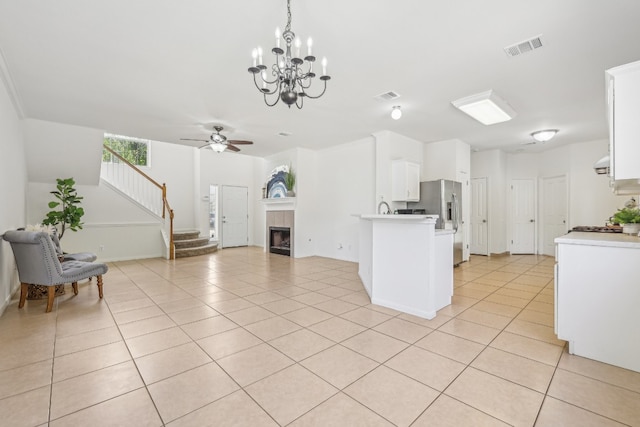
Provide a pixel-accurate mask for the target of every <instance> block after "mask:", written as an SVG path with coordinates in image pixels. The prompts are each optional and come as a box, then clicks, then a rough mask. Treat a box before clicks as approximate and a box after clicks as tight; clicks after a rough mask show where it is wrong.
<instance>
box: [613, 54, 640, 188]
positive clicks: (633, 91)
mask: <svg viewBox="0 0 640 427" xmlns="http://www.w3.org/2000/svg"><path fill="white" fill-rule="evenodd" d="M610 74H611V75H612V76H613V79H612V81H610V82H609V84H610V87H609V90H611V88H612V89H613V91H612V92H613V93H609V94H608V96H611V95H613V111H611V109H610V110H609V113H610V114H612V117H611V118H610V119H609V121H610V122H611V121H612V122H613V126H612V127H613V132H612V134H611V138H612V143H611V146H610V150H611V174H612V176H613V179H614V180H616V181H617V180H623V179H638V178H640V162H639V161H638V158H640V144H638V140H639V139H640V120H638V116H639V115H640V61H638V62H634V63H632V64H627V65H623V66H620V67H616V68H615V69H613V70H610ZM610 125H611V123H610Z"/></svg>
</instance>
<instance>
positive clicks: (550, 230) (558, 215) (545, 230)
mask: <svg viewBox="0 0 640 427" xmlns="http://www.w3.org/2000/svg"><path fill="white" fill-rule="evenodd" d="M567 200H568V197H567V178H566V176H564V175H562V176H554V177H550V178H542V253H543V254H545V255H551V256H553V255H555V250H556V247H555V243H554V242H553V241H554V239H555V238H556V237H558V236H562V235H564V234H567V229H568V224H567V218H568V207H567Z"/></svg>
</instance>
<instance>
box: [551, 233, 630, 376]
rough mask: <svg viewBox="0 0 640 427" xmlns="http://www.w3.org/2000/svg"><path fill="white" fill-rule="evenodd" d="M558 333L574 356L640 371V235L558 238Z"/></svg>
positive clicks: (584, 235) (556, 293)
mask: <svg viewBox="0 0 640 427" xmlns="http://www.w3.org/2000/svg"><path fill="white" fill-rule="evenodd" d="M555 242H556V249H557V255H556V260H557V264H556V272H555V280H556V282H555V308H556V313H555V321H556V324H555V330H556V334H557V335H558V338H560V339H561V340H566V341H568V342H569V353H571V354H575V355H577V356H583V357H588V358H590V359H594V360H598V361H600V362H604V363H608V364H610V365H615V366H619V367H621V368H626V369H631V370H633V371H636V372H640V331H638V326H639V325H640V310H638V302H640V285H639V284H638V282H639V281H638V265H640V237H637V236H627V235H624V234H613V233H577V232H572V233H569V234H567V235H565V236H561V237H557V238H556V239H555Z"/></svg>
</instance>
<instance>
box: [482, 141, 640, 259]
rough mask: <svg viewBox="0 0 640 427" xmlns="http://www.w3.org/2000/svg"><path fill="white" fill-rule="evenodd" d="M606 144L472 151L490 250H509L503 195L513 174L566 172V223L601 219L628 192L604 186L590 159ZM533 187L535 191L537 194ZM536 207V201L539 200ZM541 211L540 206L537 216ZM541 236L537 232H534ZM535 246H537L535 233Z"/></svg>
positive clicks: (541, 175) (604, 180) (595, 222)
mask: <svg viewBox="0 0 640 427" xmlns="http://www.w3.org/2000/svg"><path fill="white" fill-rule="evenodd" d="M607 149H608V142H607V141H606V140H597V141H589V142H583V143H577V144H570V145H564V146H561V147H558V148H556V149H553V150H548V151H545V152H543V153H538V154H533V153H520V154H508V155H505V154H504V153H503V152H501V151H500V150H490V151H482V152H477V153H473V154H472V156H471V176H472V177H473V178H476V177H488V185H489V191H488V193H489V216H490V218H489V242H490V247H489V252H490V253H501V252H504V251H508V250H509V245H508V229H509V221H510V218H509V215H508V212H509V206H508V200H507V198H506V197H505V195H506V193H507V187H508V185H509V183H510V182H511V180H512V179H525V178H532V179H536V180H537V181H538V182H539V181H540V179H542V178H545V177H554V176H559V175H565V176H566V177H567V179H568V183H569V194H568V196H569V219H568V222H569V223H568V225H567V226H568V228H571V227H574V226H577V225H604V224H605V222H606V221H607V220H608V218H609V217H610V216H611V215H613V213H615V211H616V209H618V208H620V207H622V206H623V204H624V202H625V201H626V200H628V199H629V196H616V195H614V194H613V193H612V192H611V190H610V189H609V180H608V177H605V176H602V175H597V174H596V173H595V172H594V171H593V163H595V162H596V161H597V160H598V159H600V158H601V157H602V156H603V155H604V154H605V153H606V152H607ZM540 194H541V193H540V189H538V197H540ZM538 206H539V207H540V206H541V204H540V203H538ZM540 216H541V214H540V212H539V215H538V217H540ZM539 237H540V236H539ZM538 247H541V242H540V238H538Z"/></svg>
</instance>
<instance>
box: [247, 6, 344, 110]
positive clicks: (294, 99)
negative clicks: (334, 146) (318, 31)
mask: <svg viewBox="0 0 640 427" xmlns="http://www.w3.org/2000/svg"><path fill="white" fill-rule="evenodd" d="M282 38H283V39H284V44H285V46H284V49H282V48H281V47H280V44H281V40H280V28H276V47H274V48H273V49H271V52H272V53H273V54H274V55H275V56H276V60H275V64H273V65H272V66H271V77H269V76H268V75H267V66H266V65H264V64H263V63H262V53H263V52H262V48H261V47H258V48H257V49H253V52H252V54H251V56H252V58H253V66H252V67H249V72H250V73H251V74H253V82H254V83H255V85H256V88H257V89H258V90H259V91H260V92H262V94H263V96H264V102H265V104H267V105H268V106H269V107H273V106H274V105H276V104H277V103H278V101H280V100H282V102H284V103H285V104H287V105H288V106H289V108H291V106H292V105H294V104H295V106H296V107H298V108H299V109H300V108H302V105H303V103H304V98H311V99H317V98H320V97H321V96H322V95H324V93H325V92H326V90H327V80H330V79H331V76H329V75H327V58H323V59H322V75H321V76H320V80H321V81H323V82H324V88H323V89H322V92H321V93H320V94H319V95H317V96H312V95H310V94H309V93H308V92H307V89H309V88H310V87H311V84H312V83H313V79H314V78H315V77H316V73H314V72H313V64H314V62H315V61H316V57H315V56H313V55H312V54H311V47H312V45H313V40H311V37H309V39H308V40H307V55H306V56H305V57H304V59H303V58H302V57H301V53H300V50H301V45H302V41H301V40H300V38H299V37H296V35H295V34H294V32H293V31H291V0H287V26H286V27H285V29H284V32H283V33H282ZM258 76H259V77H258ZM258 79H259V80H260V82H258ZM271 95H275V96H273V97H272V96H271Z"/></svg>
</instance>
